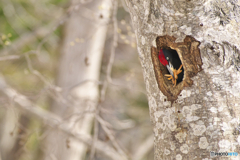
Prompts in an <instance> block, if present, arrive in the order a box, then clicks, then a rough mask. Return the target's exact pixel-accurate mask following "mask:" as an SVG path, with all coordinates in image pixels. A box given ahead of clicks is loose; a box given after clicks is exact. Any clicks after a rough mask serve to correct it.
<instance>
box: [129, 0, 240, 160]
mask: <svg viewBox="0 0 240 160" xmlns="http://www.w3.org/2000/svg"><path fill="white" fill-rule="evenodd" d="M126 3H127V6H128V8H129V11H130V14H131V18H132V23H133V26H134V28H135V34H136V37H137V42H138V52H139V57H140V62H141V65H142V68H143V75H144V79H145V83H146V89H147V92H148V99H149V110H150V116H151V121H152V123H153V131H154V147H155V153H154V154H155V160H160V159H176V160H181V159H189V160H190V159H204V160H206V159H208V158H210V151H214V152H238V153H239V151H240V132H239V126H240V120H239V115H240V92H239V91H240V51H239V50H240V43H239V42H240V28H239V26H240V17H239V15H240V6H239V5H240V4H239V2H236V1H234V0H228V1H224V0H223V1H221V0H182V1H173V0H156V1H150V0H146V1H137V0H133V1H129V0H127V2H126ZM158 36H166V37H165V38H166V42H164V40H163V39H161V38H160V40H159V39H158V40H159V41H157V44H156V38H157V37H158ZM189 37H190V38H189ZM191 38H194V39H195V40H194V42H193V41H191V40H190V41H189V39H191ZM152 46H153V47H152ZM151 47H152V55H151ZM155 47H157V48H155ZM164 47H169V48H172V49H175V50H176V51H177V52H178V54H179V57H180V59H181V61H182V64H183V67H184V69H185V71H184V78H183V81H182V82H181V83H179V84H178V85H177V86H176V87H175V88H174V87H173V85H172V84H171V83H170V82H169V81H168V80H167V79H166V78H164V76H163V73H162V72H161V71H162V70H161V67H158V66H159V62H157V61H156V59H154V54H155V55H156V54H157V53H158V51H159V49H161V48H164ZM183 48H185V49H183ZM194 50H198V53H200V57H199V55H198V56H195V55H194V56H195V57H194V56H193V55H192V53H195V52H194ZM186 55H188V56H189V57H188V56H186ZM191 56H193V57H191ZM190 58H196V59H190ZM197 58H198V59H197ZM199 58H200V63H196V64H195V65H189V63H192V62H193V61H196V62H199ZM153 62H154V63H155V64H153ZM194 71H196V72H194ZM190 73H194V74H190ZM159 88H160V89H161V90H160V89H159ZM232 158H236V159H238V158H239V156H238V157H236V156H232ZM222 159H228V158H227V157H222Z"/></svg>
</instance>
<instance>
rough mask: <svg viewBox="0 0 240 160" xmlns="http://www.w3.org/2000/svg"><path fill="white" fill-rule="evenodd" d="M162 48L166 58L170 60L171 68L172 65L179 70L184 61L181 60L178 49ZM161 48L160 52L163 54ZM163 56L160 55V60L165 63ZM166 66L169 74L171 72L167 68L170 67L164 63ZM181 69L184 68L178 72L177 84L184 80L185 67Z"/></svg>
mask: <svg viewBox="0 0 240 160" xmlns="http://www.w3.org/2000/svg"><path fill="white" fill-rule="evenodd" d="M161 50H162V53H163V54H164V56H165V59H166V60H167V61H168V65H169V66H170V68H171V66H173V68H174V69H175V70H178V69H179V67H180V66H181V65H182V62H181V60H180V58H179V56H178V53H177V51H176V50H173V49H170V48H167V49H166V48H163V49H161ZM161 50H160V52H159V54H161ZM161 58H163V57H160V56H159V60H160V62H161V63H162V64H163V65H164V61H163V59H161ZM170 63H171V64H170ZM165 64H166V63H165ZM164 66H165V67H166V70H167V74H170V72H169V70H168V69H167V68H169V67H167V65H164ZM181 70H182V72H181V73H179V74H178V79H177V84H178V83H180V82H182V80H183V77H184V68H183V66H182V68H181Z"/></svg>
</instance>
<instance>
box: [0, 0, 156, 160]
mask: <svg viewBox="0 0 240 160" xmlns="http://www.w3.org/2000/svg"><path fill="white" fill-rule="evenodd" d="M0 71H1V73H0V90H1V92H0V94H1V97H0V160H43V159H44V160H85V159H86V160H93V159H94V160H111V159H116V160H117V159H121V160H124V159H134V160H151V159H153V135H152V127H151V122H150V118H149V110H148V101H147V96H146V91H145V85H144V81H143V75H142V69H141V65H140V63H139V60H138V53H137V49H136V38H135V33H134V30H133V27H132V24H131V18H130V15H129V13H128V10H127V7H126V4H125V2H124V0H119V1H114V0H98V1H96V0H73V1H70V0H41V1H39V0H0Z"/></svg>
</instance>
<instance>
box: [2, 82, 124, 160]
mask: <svg viewBox="0 0 240 160" xmlns="http://www.w3.org/2000/svg"><path fill="white" fill-rule="evenodd" d="M0 90H1V91H2V92H3V93H4V94H6V95H7V96H8V97H9V98H10V99H12V100H13V101H14V102H15V103H17V104H18V105H16V107H19V108H20V109H22V110H24V111H27V112H28V113H30V114H33V115H35V116H37V117H38V118H40V119H42V120H44V121H45V122H46V123H47V124H48V125H50V126H52V127H57V128H58V129H60V130H62V131H63V132H64V133H66V134H68V135H70V136H71V137H73V138H76V139H77V140H79V141H81V142H83V143H84V144H86V145H88V146H91V144H92V138H91V137H89V136H86V135H82V134H78V133H75V132H74V131H72V130H69V128H68V127H67V124H65V123H64V121H63V120H62V118H61V117H59V116H57V115H55V114H53V113H50V112H48V111H46V110H44V109H42V108H40V107H39V106H37V105H35V104H33V103H32V102H31V101H29V100H28V99H27V97H25V96H24V95H21V94H20V93H18V92H17V91H16V90H14V89H13V88H11V87H9V86H8V85H7V84H6V82H5V80H4V79H3V77H0ZM96 149H97V150H98V151H99V152H101V153H102V154H104V155H105V156H107V157H109V158H111V159H113V160H127V158H126V156H124V155H120V154H118V153H117V152H116V151H115V150H114V149H113V148H112V147H110V146H108V145H106V144H105V143H104V142H101V141H97V142H96Z"/></svg>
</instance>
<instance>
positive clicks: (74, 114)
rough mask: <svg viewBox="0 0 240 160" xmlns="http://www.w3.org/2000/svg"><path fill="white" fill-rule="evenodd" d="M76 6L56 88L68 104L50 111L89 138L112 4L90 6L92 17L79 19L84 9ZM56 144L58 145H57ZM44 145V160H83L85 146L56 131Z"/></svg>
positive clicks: (106, 0) (105, 0)
mask: <svg viewBox="0 0 240 160" xmlns="http://www.w3.org/2000/svg"><path fill="white" fill-rule="evenodd" d="M76 3H77V2H75V3H74V2H73V5H72V9H75V10H76V11H75V12H73V11H71V12H73V13H72V14H71V16H70V18H69V20H68V22H67V25H66V27H65V37H64V41H63V45H62V58H61V62H60V68H59V77H58V86H60V87H61V88H63V89H64V90H63V96H64V97H65V98H67V99H68V100H69V101H68V102H66V104H64V105H63V104H62V103H56V104H54V108H53V110H54V112H55V113H56V114H57V115H60V116H61V117H64V118H65V119H66V120H67V122H68V127H69V130H72V131H75V132H76V133H78V134H82V135H86V136H91V129H92V127H93V120H94V114H95V110H96V106H97V104H98V101H99V91H98V83H99V73H100V66H101V62H102V61H101V60H102V54H103V49H104V44H105V39H106V34H107V29H108V23H109V20H110V16H111V11H112V4H111V1H109V0H102V1H98V2H97V3H90V4H88V6H85V7H87V8H88V9H91V10H92V11H94V14H91V15H87V16H86V17H82V16H83V12H85V14H86V13H87V10H86V9H85V7H82V6H83V4H79V5H76ZM99 7H102V9H99ZM84 9H85V10H84ZM70 10H71V9H70ZM91 13H92V12H91ZM69 102H73V103H72V104H69ZM56 143H58V144H61V145H59V146H56V145H55V144H56ZM47 145H48V149H47V153H46V158H45V159H49V158H51V157H55V156H56V158H57V159H59V160H66V159H71V160H81V159H85V156H86V152H87V147H86V145H85V144H84V143H81V142H79V141H76V139H75V138H71V137H69V136H66V134H64V133H59V132H57V131H53V132H52V133H51V135H50V136H49V138H48V144H47ZM53 149H54V151H53Z"/></svg>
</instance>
